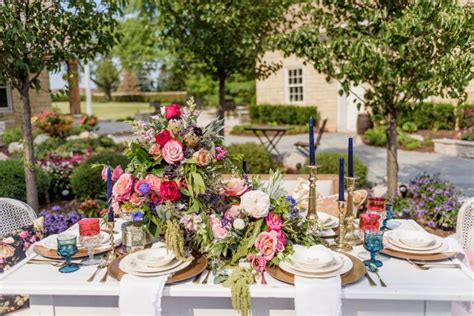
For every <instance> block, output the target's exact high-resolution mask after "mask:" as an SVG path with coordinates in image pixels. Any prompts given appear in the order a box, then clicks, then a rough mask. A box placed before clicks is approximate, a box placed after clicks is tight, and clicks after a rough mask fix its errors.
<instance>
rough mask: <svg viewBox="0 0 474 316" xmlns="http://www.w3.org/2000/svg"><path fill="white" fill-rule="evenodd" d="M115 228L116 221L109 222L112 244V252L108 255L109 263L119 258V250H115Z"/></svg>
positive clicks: (108, 227) (108, 229)
mask: <svg viewBox="0 0 474 316" xmlns="http://www.w3.org/2000/svg"><path fill="white" fill-rule="evenodd" d="M114 226H115V221H113V222H107V231H108V233H109V242H110V250H109V253H108V254H107V260H108V262H109V263H110V262H112V261H113V260H114V259H115V258H117V257H118V256H119V254H118V252H117V250H116V249H115V241H114Z"/></svg>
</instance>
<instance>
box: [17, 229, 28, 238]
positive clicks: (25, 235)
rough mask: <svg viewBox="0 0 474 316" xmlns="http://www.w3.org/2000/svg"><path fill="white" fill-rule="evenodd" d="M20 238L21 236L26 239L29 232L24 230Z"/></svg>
mask: <svg viewBox="0 0 474 316" xmlns="http://www.w3.org/2000/svg"><path fill="white" fill-rule="evenodd" d="M19 236H20V238H23V239H25V238H26V237H28V231H26V230H23V231H22V232H21V233H20V234H19Z"/></svg>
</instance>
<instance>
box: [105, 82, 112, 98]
mask: <svg viewBox="0 0 474 316" xmlns="http://www.w3.org/2000/svg"><path fill="white" fill-rule="evenodd" d="M104 95H105V100H107V101H111V100H112V85H109V84H107V83H106V84H104Z"/></svg>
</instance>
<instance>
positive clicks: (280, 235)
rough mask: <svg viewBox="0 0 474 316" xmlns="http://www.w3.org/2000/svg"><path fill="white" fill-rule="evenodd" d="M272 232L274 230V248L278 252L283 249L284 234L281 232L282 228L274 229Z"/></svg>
mask: <svg viewBox="0 0 474 316" xmlns="http://www.w3.org/2000/svg"><path fill="white" fill-rule="evenodd" d="M274 232H276V234H277V238H278V242H277V246H276V250H277V251H278V252H282V251H283V250H285V245H286V237H285V234H284V233H283V231H282V230H274Z"/></svg>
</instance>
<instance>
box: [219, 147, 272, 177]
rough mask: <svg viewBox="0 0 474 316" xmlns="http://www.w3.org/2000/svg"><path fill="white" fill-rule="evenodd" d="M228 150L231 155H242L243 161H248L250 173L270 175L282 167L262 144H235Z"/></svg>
mask: <svg viewBox="0 0 474 316" xmlns="http://www.w3.org/2000/svg"><path fill="white" fill-rule="evenodd" d="M227 150H228V152H229V154H230V155H241V156H242V159H245V160H247V172H248V173H253V174H259V173H268V172H269V170H270V169H273V170H276V169H278V168H279V167H281V165H279V164H278V163H277V162H276V161H275V159H273V157H272V156H271V155H270V154H269V153H268V151H267V150H266V149H265V147H264V146H263V145H261V144H257V143H244V144H237V145H235V144H234V145H230V146H229V147H227Z"/></svg>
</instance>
